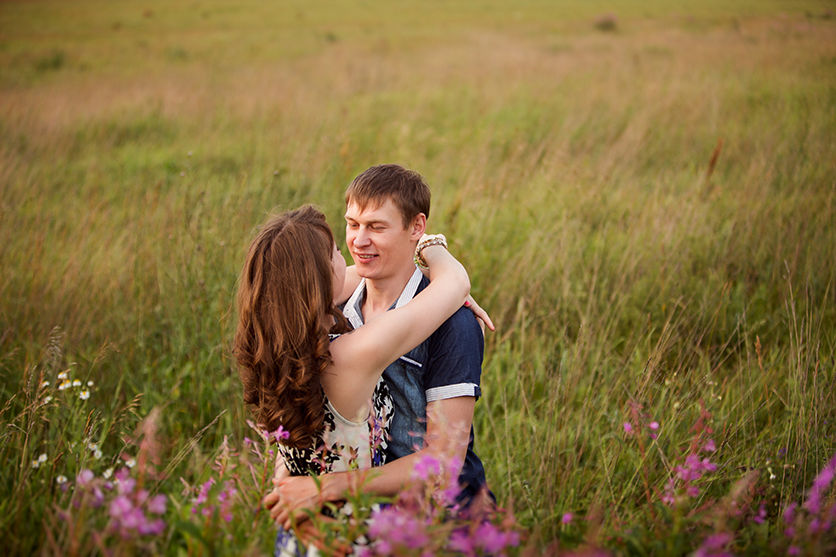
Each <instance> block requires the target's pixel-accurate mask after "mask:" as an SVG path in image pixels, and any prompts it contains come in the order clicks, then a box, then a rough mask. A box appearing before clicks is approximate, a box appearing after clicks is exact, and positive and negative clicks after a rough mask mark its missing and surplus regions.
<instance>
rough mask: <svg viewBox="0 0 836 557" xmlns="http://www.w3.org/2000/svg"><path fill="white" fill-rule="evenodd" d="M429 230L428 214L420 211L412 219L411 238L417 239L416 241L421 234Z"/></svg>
mask: <svg viewBox="0 0 836 557" xmlns="http://www.w3.org/2000/svg"><path fill="white" fill-rule="evenodd" d="M426 231H427V215H425V214H424V213H418V215H417V216H416V217H415V218H414V219H412V228H411V229H410V235H409V236H410V239H412V240H415V241H416V242H417V241H418V240H420V239H421V236H423V235H424V233H425V232H426Z"/></svg>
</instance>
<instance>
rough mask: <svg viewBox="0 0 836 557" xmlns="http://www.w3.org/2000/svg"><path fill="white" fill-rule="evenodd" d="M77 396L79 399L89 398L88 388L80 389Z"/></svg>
mask: <svg viewBox="0 0 836 557" xmlns="http://www.w3.org/2000/svg"><path fill="white" fill-rule="evenodd" d="M78 398H80V399H81V400H87V399H88V398H90V391H88V390H84V391H81V392H80V393H79V394H78Z"/></svg>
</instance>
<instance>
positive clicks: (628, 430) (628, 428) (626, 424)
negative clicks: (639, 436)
mask: <svg viewBox="0 0 836 557" xmlns="http://www.w3.org/2000/svg"><path fill="white" fill-rule="evenodd" d="M624 431H625V432H626V433H627V434H628V435H630V434H632V433H633V425H632V424H631V423H630V422H624Z"/></svg>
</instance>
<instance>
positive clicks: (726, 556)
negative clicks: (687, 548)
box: [694, 532, 734, 557]
mask: <svg viewBox="0 0 836 557" xmlns="http://www.w3.org/2000/svg"><path fill="white" fill-rule="evenodd" d="M733 539H734V538H733V537H732V535H731V534H727V533H725V532H720V533H719V534H712V535H711V536H708V537H707V538H705V540H703V542H702V544H701V545H700V547H699V549H697V550H696V551H695V552H694V557H733V556H734V553H731V552H730V551H728V549H727V548H728V545H729V544H730V543H731V542H732V540H733Z"/></svg>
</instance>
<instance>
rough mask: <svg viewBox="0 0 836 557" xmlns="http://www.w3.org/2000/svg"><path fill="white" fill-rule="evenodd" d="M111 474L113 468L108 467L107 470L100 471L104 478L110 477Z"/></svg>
mask: <svg viewBox="0 0 836 557" xmlns="http://www.w3.org/2000/svg"><path fill="white" fill-rule="evenodd" d="M112 475H113V468H108V469H107V470H105V471H104V472H102V477H103V478H104V479H108V478H110V476H112Z"/></svg>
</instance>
